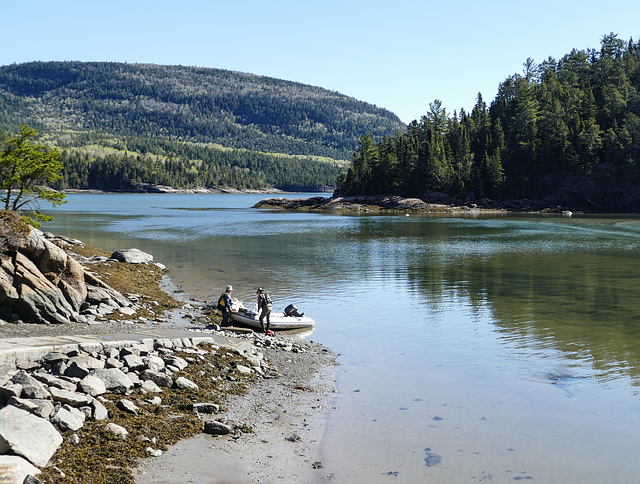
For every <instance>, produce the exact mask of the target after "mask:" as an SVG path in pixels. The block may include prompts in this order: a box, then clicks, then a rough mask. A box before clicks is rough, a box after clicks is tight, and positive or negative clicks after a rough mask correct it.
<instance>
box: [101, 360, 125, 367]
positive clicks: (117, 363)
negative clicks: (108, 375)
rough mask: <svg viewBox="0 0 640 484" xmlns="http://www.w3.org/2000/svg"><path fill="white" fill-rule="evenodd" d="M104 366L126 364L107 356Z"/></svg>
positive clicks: (121, 365)
mask: <svg viewBox="0 0 640 484" xmlns="http://www.w3.org/2000/svg"><path fill="white" fill-rule="evenodd" d="M104 366H105V368H122V367H123V366H124V363H122V362H121V361H120V360H118V359H116V358H107V361H106V362H105V364H104Z"/></svg>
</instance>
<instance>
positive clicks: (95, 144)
mask: <svg viewBox="0 0 640 484" xmlns="http://www.w3.org/2000/svg"><path fill="white" fill-rule="evenodd" d="M22 121H26V122H27V123H29V124H30V125H31V126H34V127H36V128H37V129H38V130H39V131H40V132H41V133H42V134H44V136H46V139H47V140H50V141H51V142H52V143H54V144H55V145H56V146H59V147H60V148H61V149H64V150H65V151H66V154H64V155H63V157H64V161H65V165H66V168H65V180H64V183H62V184H61V185H60V186H64V187H65V188H108V189H122V190H129V189H135V188H136V187H140V186H142V185H144V184H154V183H161V184H166V185H171V186H176V187H189V186H197V185H200V186H229V187H234V188H260V187H266V186H274V187H276V188H281V189H285V190H292V189H314V190H315V189H318V187H322V186H325V185H333V183H334V181H335V178H336V176H337V174H338V173H339V167H338V166H337V165H336V163H338V164H345V163H347V161H346V160H349V159H350V157H351V154H352V153H353V151H354V149H355V148H356V146H357V143H358V138H359V137H360V135H361V134H362V133H365V132H369V133H371V134H372V136H373V137H374V139H376V140H379V139H381V138H382V137H383V136H385V135H389V134H392V133H394V132H395V131H396V130H398V129H401V128H403V127H404V126H403V124H402V123H401V122H400V120H399V119H398V118H397V117H396V116H395V115H393V114H392V113H390V112H388V111H386V110H384V109H380V108H378V107H376V106H373V105H371V104H367V103H364V102H360V101H357V100H355V99H353V98H350V97H347V96H344V95H341V94H339V93H336V92H332V91H328V90H325V89H321V88H318V87H313V86H308V85H304V84H299V83H294V82H289V81H282V80H278V79H272V78H267V77H260V76H255V75H251V74H244V73H239V72H231V71H225V70H219V69H202V68H194V67H182V66H158V65H142V64H120V63H97V62H87V63H85V62H33V63H26V64H17V65H10V66H0V130H2V129H5V130H6V129H11V128H12V127H13V126H15V125H17V124H18V122H22ZM94 148H95V149H96V151H94V152H92V149H94ZM110 150H111V151H110ZM113 150H115V151H113ZM325 161H328V163H325ZM100 165H104V166H100ZM76 170H80V171H76ZM103 175H106V176H107V178H106V179H105V178H100V177H101V176H103Z"/></svg>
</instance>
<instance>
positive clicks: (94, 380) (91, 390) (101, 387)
mask: <svg viewBox="0 0 640 484" xmlns="http://www.w3.org/2000/svg"><path fill="white" fill-rule="evenodd" d="M78 389H79V390H80V391H81V392H83V393H86V394H87V395H91V396H92V397H97V396H98V395H102V394H103V393H106V392H107V386H106V385H105V383H104V381H103V380H101V379H100V378H98V377H97V376H95V375H87V376H85V377H84V378H83V379H82V380H80V383H78Z"/></svg>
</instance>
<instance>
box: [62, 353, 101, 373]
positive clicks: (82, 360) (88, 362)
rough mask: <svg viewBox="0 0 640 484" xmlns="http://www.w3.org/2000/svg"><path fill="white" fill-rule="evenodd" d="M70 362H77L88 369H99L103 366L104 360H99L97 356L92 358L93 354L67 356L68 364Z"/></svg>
mask: <svg viewBox="0 0 640 484" xmlns="http://www.w3.org/2000/svg"><path fill="white" fill-rule="evenodd" d="M72 363H77V364H78V365H80V366H82V367H83V368H87V369H88V370H100V369H102V368H104V363H105V362H104V361H103V360H99V359H98V358H94V357H93V356H89V355H80V356H74V357H73V358H69V362H68V364H69V365H71V364H72Z"/></svg>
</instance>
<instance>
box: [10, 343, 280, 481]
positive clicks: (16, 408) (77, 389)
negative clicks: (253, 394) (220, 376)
mask: <svg viewBox="0 0 640 484" xmlns="http://www.w3.org/2000/svg"><path fill="white" fill-rule="evenodd" d="M203 345H205V346H204V347H203ZM83 348H84V349H83ZM220 348H221V347H220V346H219V345H217V344H216V343H215V341H214V339H213V338H212V337H206V336H204V337H193V338H177V339H151V338H148V339H142V340H139V341H128V340H127V341H109V342H104V343H99V344H97V345H95V344H91V345H88V346H87V345H83V344H79V345H68V346H66V347H65V348H64V349H63V348H62V347H61V348H59V349H58V350H56V351H54V352H48V353H46V354H41V355H40V356H36V357H35V358H34V359H33V360H32V361H30V362H29V363H27V362H24V361H23V362H21V363H20V364H18V365H17V366H16V367H15V368H14V369H11V370H9V371H7V372H6V373H5V374H4V375H1V376H0V454H5V455H4V456H0V482H22V481H21V480H20V481H6V480H4V479H5V478H7V476H8V475H14V474H15V475H21V476H24V475H26V474H29V475H35V474H36V473H38V472H39V470H38V469H37V468H34V467H33V466H38V467H44V466H46V465H47V463H48V462H49V460H50V459H51V458H52V456H53V455H54V454H55V452H56V451H57V450H58V448H59V447H60V445H61V444H62V443H63V434H64V435H65V436H66V437H65V438H70V439H78V436H77V434H74V433H72V432H76V431H78V430H79V429H81V428H82V427H84V426H85V423H86V422H88V421H91V420H94V421H95V420H97V421H105V423H104V425H105V428H108V429H109V430H110V431H112V432H114V433H115V434H117V435H119V436H121V437H122V438H123V439H125V438H127V434H128V431H127V430H126V429H124V428H122V427H118V426H116V425H115V424H113V423H109V422H108V419H109V417H110V411H113V410H107V408H106V406H105V403H106V402H108V400H107V399H105V398H104V396H103V395H104V394H105V393H112V394H117V395H121V396H123V397H127V396H129V395H131V394H132V393H133V392H135V391H137V390H139V391H141V392H143V393H148V394H150V396H153V395H154V394H157V395H160V396H157V395H156V396H155V397H153V398H154V400H149V402H153V403H154V404H160V403H161V402H162V397H161V395H162V393H163V391H165V390H163V389H162V388H160V387H158V386H156V385H155V384H154V383H153V382H152V378H153V377H154V376H157V375H162V376H163V381H164V384H163V387H164V388H174V389H177V391H187V392H188V391H192V390H197V388H198V386H197V385H196V384H195V383H194V382H192V381H191V380H189V379H187V378H185V377H184V376H180V375H179V372H180V371H181V370H184V369H185V368H187V366H189V365H190V364H192V363H195V362H200V363H201V362H202V361H203V360H204V356H206V355H212V354H215V353H216V352H217V351H218V350H220ZM225 349H227V350H231V351H233V352H234V353H235V354H237V355H240V356H244V357H245V358H246V362H247V363H246V364H247V365H250V366H251V368H249V367H247V368H249V370H250V371H251V372H252V373H255V374H258V375H262V374H264V373H265V371H267V369H268V368H269V365H268V363H267V362H266V361H265V360H264V355H263V353H262V352H260V351H258V349H257V348H256V347H255V346H252V345H247V344H243V343H242V344H237V345H235V344H234V345H229V346H226V347H225ZM176 351H179V352H180V354H181V355H182V356H183V357H181V356H178V355H176V354H175V352H176ZM248 357H251V360H249V359H248ZM187 360H189V361H187ZM108 361H111V362H112V363H113V362H116V361H117V362H118V363H119V365H117V366H119V368H105V367H106V366H107V365H108V363H107V362H108ZM70 362H73V364H76V365H77V366H79V367H83V368H85V369H86V370H87V374H86V375H85V376H82V377H79V376H76V375H77V373H76V372H75V371H74V370H73V366H72V364H68V363H70ZM238 366H241V365H238ZM24 368H28V370H25V369H24ZM227 370H228V371H229V372H233V370H232V369H231V367H229V368H227ZM234 373H237V375H238V376H239V375H240V373H239V372H238V371H237V370H236V371H235V372H234ZM228 378H229V379H233V378H236V377H234V376H233V375H231V373H229V374H228ZM129 398H131V397H129ZM138 401H140V399H138ZM138 405H139V403H138V404H136V403H134V402H132V401H131V400H129V399H127V398H120V399H119V400H118V403H117V405H116V408H117V409H118V410H119V411H122V412H126V413H131V414H136V413H137V412H138V411H139V406H138ZM189 410H190V411H191V412H194V413H196V414H197V415H199V416H201V418H203V419H206V418H208V417H206V416H207V415H210V414H215V413H217V412H218V411H219V410H220V406H219V405H218V404H214V403H211V402H197V403H194V404H193V405H191V406H190V408H189ZM210 425H214V424H210ZM220 425H222V424H220ZM218 427H219V426H216V428H218ZM212 428H213V427H212ZM67 432H71V433H67ZM209 433H214V432H213V431H210V432H209ZM215 433H216V434H221V433H224V432H221V431H220V430H219V428H218V430H217V431H216V432H215ZM226 433H228V432H226ZM152 455H153V454H152ZM10 456H11V459H8V460H6V462H5V464H6V466H5V469H3V468H2V463H3V461H2V460H1V459H2V458H3V457H10ZM14 456H19V457H20V458H18V457H14ZM8 473H10V474H8ZM23 478H24V477H23Z"/></svg>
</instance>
